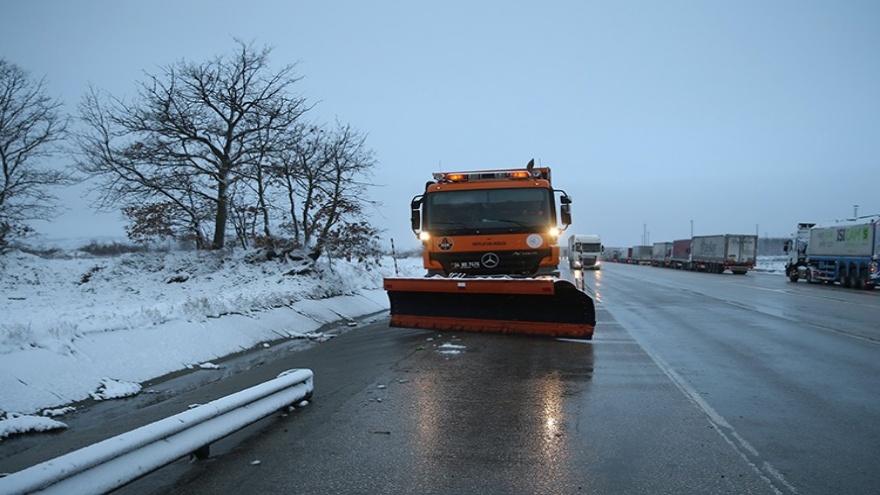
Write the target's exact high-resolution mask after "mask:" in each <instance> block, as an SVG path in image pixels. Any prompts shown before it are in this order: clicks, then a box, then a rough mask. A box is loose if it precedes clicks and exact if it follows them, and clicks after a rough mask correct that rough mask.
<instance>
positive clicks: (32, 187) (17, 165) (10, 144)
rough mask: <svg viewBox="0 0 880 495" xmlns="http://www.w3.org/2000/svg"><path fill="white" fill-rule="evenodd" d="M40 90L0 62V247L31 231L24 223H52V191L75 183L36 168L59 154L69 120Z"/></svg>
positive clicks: (23, 73)
mask: <svg viewBox="0 0 880 495" xmlns="http://www.w3.org/2000/svg"><path fill="white" fill-rule="evenodd" d="M45 89H46V88H45V80H44V79H40V80H33V79H31V78H30V76H29V74H28V73H27V72H26V71H24V70H23V69H21V68H20V67H18V66H17V65H15V64H12V63H9V62H7V61H6V60H3V59H0V166H2V176H0V247H2V246H4V245H6V243H7V242H8V241H9V239H10V238H11V237H14V236H16V235H22V234H25V233H27V232H29V231H31V230H32V228H31V227H30V226H29V225H28V224H27V222H28V221H30V220H51V219H52V218H53V217H54V215H55V214H56V212H57V210H58V208H59V206H60V205H59V203H58V199H57V198H56V197H55V196H54V195H53V194H52V192H51V188H52V187H56V186H66V185H70V184H73V183H75V182H76V180H75V178H74V177H73V175H72V174H69V173H67V172H66V171H63V170H56V169H50V168H40V167H38V164H39V162H40V161H41V160H45V159H47V158H49V157H50V156H52V154H54V153H55V152H56V151H58V144H59V143H60V142H61V141H62V140H63V139H64V138H65V136H66V132H67V125H68V121H69V119H68V117H66V116H63V115H62V114H61V113H60V109H61V103H60V101H59V100H57V99H52V98H50V97H49V96H47V95H46V91H45Z"/></svg>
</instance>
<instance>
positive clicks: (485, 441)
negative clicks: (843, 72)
mask: <svg viewBox="0 0 880 495" xmlns="http://www.w3.org/2000/svg"><path fill="white" fill-rule="evenodd" d="M566 276H567V277H574V276H579V277H583V280H584V283H585V285H586V286H587V287H588V288H589V290H590V291H591V292H593V293H594V295H595V299H596V302H597V319H598V324H597V329H596V335H595V338H594V339H593V340H592V341H581V342H575V341H565V340H553V339H537V338H527V337H518V336H507V335H493V334H473V333H441V332H432V331H423V330H411V329H397V328H389V327H388V326H387V319H380V320H379V321H376V322H375V323H372V324H369V325H365V326H363V327H360V328H358V329H355V330H351V331H349V332H347V333H344V334H342V335H340V336H339V337H336V338H334V339H331V340H329V341H327V342H324V343H322V344H319V345H315V346H311V347H307V348H304V349H291V350H289V351H285V352H277V351H276V352H275V353H274V354H271V355H265V356H260V357H255V356H250V357H248V358H247V359H248V360H249V362H251V363H254V365H253V366H250V367H248V368H249V369H247V370H246V371H244V370H243V371H241V372H240V373H237V374H235V375H234V376H231V377H228V378H227V379H224V380H221V381H219V382H212V383H209V384H204V386H199V387H195V388H193V387H192V386H191V385H190V386H189V387H186V389H183V388H181V391H180V393H179V394H175V393H172V392H173V390H174V387H175V385H174V380H172V381H169V382H168V383H165V384H163V385H162V389H163V390H166V391H168V396H170V397H173V401H172V400H169V401H167V402H175V403H177V404H188V403H204V402H205V401H207V400H210V399H211V395H212V394H213V395H214V396H220V395H223V394H227V393H230V391H233V390H235V389H242V388H245V387H246V386H250V385H252V384H256V383H259V382H260V381H262V380H265V379H267V378H268V377H271V376H274V374H275V373H277V372H278V371H279V370H283V369H289V368H311V369H312V370H313V371H314V373H315V395H314V397H313V401H312V402H311V403H310V404H309V405H308V406H306V407H303V408H299V409H296V410H295V411H292V412H289V413H287V414H284V415H279V416H278V417H276V418H273V419H270V420H266V421H264V422H262V423H260V424H257V425H255V426H254V427H252V428H250V429H248V430H247V431H244V432H242V433H241V434H237V435H235V436H234V437H233V438H230V439H229V440H228V441H226V443H225V444H220V445H216V446H212V454H213V455H212V457H211V458H210V459H207V460H201V461H197V462H190V461H189V460H186V459H182V460H180V461H178V462H176V463H174V464H172V465H170V466H168V467H166V468H163V469H162V470H160V471H157V472H156V473H154V474H151V475H149V476H147V477H145V478H142V479H140V480H138V481H136V482H134V483H133V484H131V485H129V486H127V487H124V488H123V489H121V490H119V493H121V494H159V493H181V494H211V495H213V494H216V493H234V492H243V493H301V494H309V493H316V494H317V493H364V494H367V493H369V494H380V493H388V494H391V493H394V494H398V493H426V494H427V493H438V494H439V493H443V494H456V493H463V494H464V493H485V494H507V493H548V494H551V493H552V494H557V493H595V494H605V493H614V494H626V493H632V494H641V493H651V494H657V493H701V494H714V493H736V494H741V493H755V494H764V493H767V494H825V493H848V494H875V493H880V470H877V469H876V460H877V459H878V458H880V391H878V387H877V386H876V381H877V376H880V324H878V322H880V291H872V292H867V291H858V290H853V289H843V288H838V287H826V286H819V285H807V284H805V283H803V282H801V283H798V284H793V283H791V282H788V281H787V279H786V278H785V277H783V276H781V275H773V274H763V273H750V274H748V275H733V274H730V273H726V274H720V275H717V274H706V273H691V272H682V271H675V270H668V269H663V268H653V267H647V266H631V265H622V264H614V263H606V264H605V265H603V269H602V270H601V271H595V272H593V271H590V272H585V273H583V274H581V273H580V272H574V273H568V274H566ZM178 379H179V378H178ZM175 380H177V379H175ZM161 407H162V404H151V405H145V406H144V407H143V408H142V409H141V410H139V411H131V413H130V414H129V416H131V418H132V419H133V420H134V418H139V419H140V420H141V421H143V419H144V417H145V416H146V415H148V413H149V414H156V411H155V410H156V409H157V408H161ZM114 416H115V417H116V418H117V419H116V421H115V422H116V423H118V422H119V421H121V416H125V415H123V414H121V413H119V411H116V412H115V413H114ZM108 424H109V423H108ZM133 426H134V424H133ZM119 428H121V426H119ZM71 433H73V432H71ZM65 434H67V433H65ZM32 450H36V447H34V448H33V449H32Z"/></svg>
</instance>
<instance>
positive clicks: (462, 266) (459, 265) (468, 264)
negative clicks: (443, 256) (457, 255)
mask: <svg viewBox="0 0 880 495" xmlns="http://www.w3.org/2000/svg"><path fill="white" fill-rule="evenodd" d="M479 267H480V262H479V261H453V262H452V268H456V269H459V270H467V269H468V268H479Z"/></svg>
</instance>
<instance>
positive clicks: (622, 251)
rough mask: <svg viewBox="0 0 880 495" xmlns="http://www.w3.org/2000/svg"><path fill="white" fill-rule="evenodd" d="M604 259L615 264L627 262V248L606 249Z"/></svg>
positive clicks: (603, 254) (603, 252) (604, 249)
mask: <svg viewBox="0 0 880 495" xmlns="http://www.w3.org/2000/svg"><path fill="white" fill-rule="evenodd" d="M602 259H603V260H605V261H613V262H615V263H619V262H626V248H622V247H606V248H603V249H602Z"/></svg>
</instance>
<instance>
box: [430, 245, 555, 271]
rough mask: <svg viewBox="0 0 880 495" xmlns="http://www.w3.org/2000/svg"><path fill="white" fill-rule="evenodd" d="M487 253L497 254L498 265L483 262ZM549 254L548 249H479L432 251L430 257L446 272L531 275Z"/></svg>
mask: <svg viewBox="0 0 880 495" xmlns="http://www.w3.org/2000/svg"><path fill="white" fill-rule="evenodd" d="M487 253H494V254H495V255H497V256H498V266H496V267H494V268H490V267H487V266H485V265H484V264H483V257H484V255H486V254H487ZM549 256H550V250H549V249H536V250H529V251H485V252H484V251H481V252H471V253H434V254H432V255H431V259H433V260H435V261H437V262H439V263H440V264H441V265H443V270H444V271H445V272H446V273H463V274H466V275H533V274H534V273H535V272H537V271H538V265H539V264H540V263H541V260H542V259H544V258H547V257H549Z"/></svg>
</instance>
